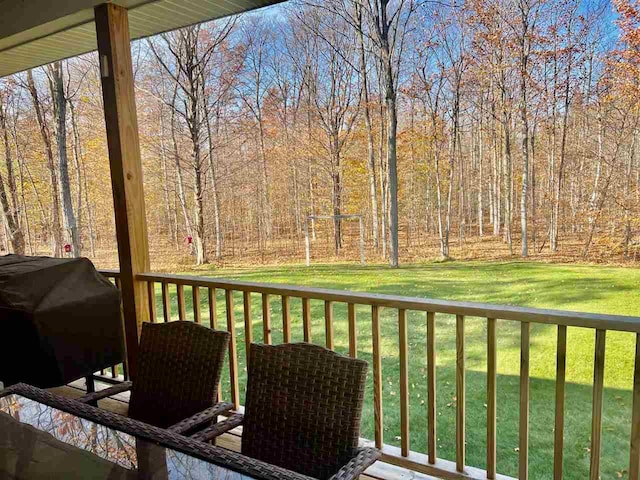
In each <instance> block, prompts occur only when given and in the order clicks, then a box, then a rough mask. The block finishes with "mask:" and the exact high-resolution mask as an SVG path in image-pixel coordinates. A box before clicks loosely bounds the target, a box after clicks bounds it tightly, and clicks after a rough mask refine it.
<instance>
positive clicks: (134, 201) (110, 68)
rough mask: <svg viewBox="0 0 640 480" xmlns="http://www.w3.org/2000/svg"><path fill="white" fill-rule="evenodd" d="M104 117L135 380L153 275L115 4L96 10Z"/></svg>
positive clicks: (123, 17) (125, 36) (122, 29)
mask: <svg viewBox="0 0 640 480" xmlns="http://www.w3.org/2000/svg"><path fill="white" fill-rule="evenodd" d="M95 22H96V35H97V40H98V58H99V59H100V74H101V79H102V97H103V100H104V119H105V125H106V129H107V146H108V150H109V165H110V168H111V186H112V190H113V203H114V212H115V221H116V238H117V240H118V257H119V260H120V278H121V281H122V308H123V314H124V329H125V338H126V348H127V361H128V364H129V365H128V366H129V374H130V375H131V378H135V365H136V355H137V351H138V340H139V333H140V327H141V324H142V322H143V321H149V297H148V294H147V289H146V285H145V284H144V282H140V281H138V280H137V278H136V276H137V275H138V274H139V273H144V272H147V271H149V268H150V263H149V245H148V236H147V221H146V215H145V206H144V189H143V181H142V161H141V156H140V140H139V138H138V119H137V114H136V100H135V91H134V85H133V67H132V63H131V39H130V36H129V19H128V15H127V10H126V9H125V8H122V7H119V6H118V5H114V4H112V3H108V4H107V3H105V4H102V5H98V6H97V7H96V8H95Z"/></svg>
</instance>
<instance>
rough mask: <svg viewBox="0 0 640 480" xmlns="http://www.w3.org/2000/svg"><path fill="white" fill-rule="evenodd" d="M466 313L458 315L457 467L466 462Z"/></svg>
mask: <svg viewBox="0 0 640 480" xmlns="http://www.w3.org/2000/svg"><path fill="white" fill-rule="evenodd" d="M464 344H465V337H464V315H456V469H457V470H458V472H462V471H464V463H465V453H466V447H465V421H466V418H465V352H464Z"/></svg>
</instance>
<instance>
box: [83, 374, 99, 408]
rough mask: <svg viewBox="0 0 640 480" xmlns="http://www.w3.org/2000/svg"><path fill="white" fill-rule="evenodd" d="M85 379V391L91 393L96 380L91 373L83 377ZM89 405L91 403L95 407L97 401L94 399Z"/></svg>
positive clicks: (93, 390)
mask: <svg viewBox="0 0 640 480" xmlns="http://www.w3.org/2000/svg"><path fill="white" fill-rule="evenodd" d="M85 380H86V382H87V393H93V392H95V391H96V382H95V380H94V379H93V375H87V376H86V377H85ZM89 405H91V406H92V407H97V406H98V401H97V400H95V401H93V402H89Z"/></svg>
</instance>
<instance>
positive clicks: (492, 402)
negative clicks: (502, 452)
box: [487, 318, 497, 480]
mask: <svg viewBox="0 0 640 480" xmlns="http://www.w3.org/2000/svg"><path fill="white" fill-rule="evenodd" d="M496 373H497V352H496V319H495V318H488V319H487V478H488V479H489V480H493V479H495V478H496V444H497V438H496V405H497V404H496V401H497V385H496Z"/></svg>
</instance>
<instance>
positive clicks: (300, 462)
mask: <svg viewBox="0 0 640 480" xmlns="http://www.w3.org/2000/svg"><path fill="white" fill-rule="evenodd" d="M366 374H367V363H366V362H364V361H362V360H356V359H352V358H348V357H345V356H342V355H339V354H337V353H334V352H332V351H331V350H327V349H326V348H323V347H320V346H317V345H312V344H308V343H291V344H284V345H277V346H271V345H259V344H252V345H251V348H250V358H249V368H248V380H247V397H246V402H245V418H244V423H243V433H242V453H243V454H245V455H248V456H250V457H253V458H257V459H259V460H262V461H265V462H267V463H271V464H274V465H278V466H280V467H284V468H287V469H289V470H293V471H296V472H299V473H302V474H304V475H308V476H311V477H315V478H319V479H326V478H329V477H330V476H331V475H333V474H334V473H336V472H337V471H338V470H339V469H340V468H341V467H342V466H343V465H344V464H346V463H347V462H348V461H349V460H350V459H351V458H352V457H353V456H354V455H355V453H356V449H357V447H358V439H359V435H360V418H361V414H362V403H363V398H364V387H365V379H366Z"/></svg>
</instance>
